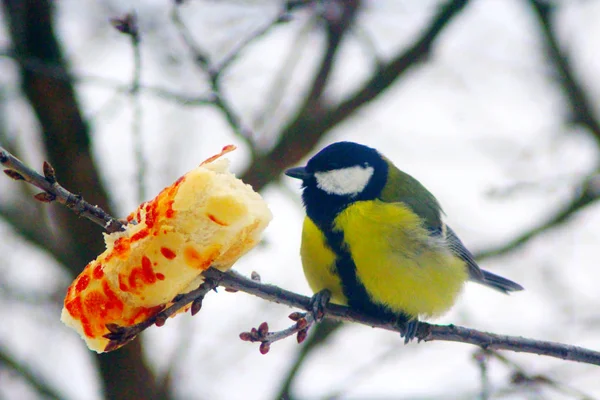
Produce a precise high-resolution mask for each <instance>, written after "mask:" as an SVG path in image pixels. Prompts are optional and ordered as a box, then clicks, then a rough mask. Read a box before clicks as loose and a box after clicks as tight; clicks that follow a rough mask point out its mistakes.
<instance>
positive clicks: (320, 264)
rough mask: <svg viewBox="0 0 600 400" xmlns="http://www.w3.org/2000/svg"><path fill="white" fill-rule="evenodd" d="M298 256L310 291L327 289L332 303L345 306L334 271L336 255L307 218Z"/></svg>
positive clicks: (340, 286)
mask: <svg viewBox="0 0 600 400" xmlns="http://www.w3.org/2000/svg"><path fill="white" fill-rule="evenodd" d="M300 255H301V257H302V267H303V269H304V275H305V276H306V281H307V282H308V285H309V286H310V288H311V289H312V291H313V292H314V293H317V292H320V291H321V290H323V289H329V291H331V301H332V302H334V303H337V304H341V305H346V304H347V299H346V297H345V296H344V294H343V293H342V284H341V281H340V278H339V276H338V275H337V274H336V270H335V259H336V255H335V253H334V252H333V251H331V249H330V248H329V247H328V246H327V244H326V241H325V236H324V235H323V233H322V232H321V231H320V230H319V228H317V226H316V225H315V224H314V222H312V221H311V219H310V218H308V217H306V218H304V226H303V228H302V245H301V247H300Z"/></svg>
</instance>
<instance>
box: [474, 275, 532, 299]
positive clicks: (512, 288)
mask: <svg viewBox="0 0 600 400" xmlns="http://www.w3.org/2000/svg"><path fill="white" fill-rule="evenodd" d="M481 272H483V280H482V281H480V280H478V281H477V282H478V283H481V284H482V285H485V286H488V287H490V288H492V289H496V290H498V291H500V292H502V293H506V294H509V293H510V292H518V291H519V290H523V286H521V285H519V284H518V283H516V282H513V281H511V280H509V279H506V278H503V277H501V276H499V275H496V274H492V273H491V272H489V271H485V270H481Z"/></svg>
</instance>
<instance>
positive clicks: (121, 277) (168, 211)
mask: <svg viewBox="0 0 600 400" xmlns="http://www.w3.org/2000/svg"><path fill="white" fill-rule="evenodd" d="M233 149H235V147H234V146H226V147H224V148H223V151H222V152H221V153H220V154H218V155H216V156H214V157H211V158H209V159H208V160H206V161H204V162H203V163H202V164H201V165H200V166H198V167H197V168H195V169H193V170H191V171H190V172H188V173H187V174H185V175H184V176H182V177H181V178H179V179H178V180H177V181H176V182H175V183H174V184H173V185H171V186H169V187H167V188H165V189H164V190H163V191H162V192H161V193H160V194H159V195H158V196H157V197H156V198H155V199H153V200H151V201H148V202H145V203H143V204H141V205H140V206H139V207H138V209H137V210H136V211H135V212H133V213H132V214H131V215H129V217H127V221H128V224H127V226H126V230H125V231H123V232H116V233H111V234H105V235H104V239H105V242H106V250H105V251H104V253H102V254H100V255H99V256H98V258H96V260H94V261H92V262H91V263H89V264H88V265H87V266H86V267H85V269H84V270H83V272H82V273H81V274H80V275H79V276H78V277H77V279H75V281H73V283H72V284H71V286H69V289H68V291H67V295H66V297H65V301H64V308H63V310H62V315H61V320H62V321H63V322H64V323H65V324H66V325H67V326H70V327H71V328H73V329H75V330H76V331H77V332H78V333H79V334H80V335H81V336H82V337H83V339H84V340H85V341H86V343H87V345H88V347H89V348H90V349H92V350H95V351H97V352H103V351H105V349H106V346H107V344H108V343H109V340H108V339H106V338H104V337H103V336H104V335H105V334H107V333H109V330H108V329H107V328H106V324H117V325H119V326H130V325H133V324H136V323H139V322H141V321H143V320H145V319H146V318H148V317H150V316H152V315H154V314H156V313H157V312H159V311H161V310H162V309H163V308H164V307H165V306H166V305H167V304H168V303H169V302H170V301H171V300H172V299H173V298H174V297H175V296H176V295H177V294H180V293H187V292H189V291H190V290H193V289H195V288H197V287H198V285H199V284H200V283H202V281H203V280H202V277H201V275H200V273H201V272H202V271H204V270H206V269H207V268H208V267H210V266H213V267H215V268H218V269H220V270H227V269H229V268H230V267H231V266H232V264H233V263H235V262H236V261H237V259H238V258H239V257H241V256H242V255H243V254H245V253H246V252H247V251H249V250H250V249H252V248H253V247H254V246H255V245H256V244H257V243H258V241H259V239H260V234H261V232H262V231H263V230H264V229H265V228H266V226H267V224H268V223H269V222H270V220H271V218H272V215H271V212H270V211H269V208H268V207H267V204H266V203H265V201H264V200H263V199H262V197H261V196H260V195H259V194H258V193H256V192H255V191H254V190H252V187H251V186H250V185H246V184H244V183H243V182H242V181H241V180H239V179H237V178H236V177H235V176H234V175H233V174H231V173H230V172H229V171H228V166H229V160H227V159H224V158H220V157H221V156H222V155H223V154H225V153H228V152H230V151H232V150H233ZM111 350H112V348H111Z"/></svg>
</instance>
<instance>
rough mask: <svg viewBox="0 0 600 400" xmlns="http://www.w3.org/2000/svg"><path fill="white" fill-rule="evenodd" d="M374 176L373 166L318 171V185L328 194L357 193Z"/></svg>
mask: <svg viewBox="0 0 600 400" xmlns="http://www.w3.org/2000/svg"><path fill="white" fill-rule="evenodd" d="M372 176H373V167H370V166H366V167H362V166H359V165H357V166H354V167H348V168H340V169H336V170H333V171H327V172H316V173H315V178H316V180H317V187H318V188H319V189H321V190H323V191H324V192H327V193H328V194H337V195H339V196H348V195H357V194H359V193H360V192H362V191H363V190H364V188H365V187H366V186H367V185H368V184H369V180H371V177H372Z"/></svg>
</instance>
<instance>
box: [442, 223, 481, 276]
mask: <svg viewBox="0 0 600 400" xmlns="http://www.w3.org/2000/svg"><path fill="white" fill-rule="evenodd" d="M445 228H446V229H445V231H446V232H445V234H446V243H447V244H448V248H449V249H450V251H452V253H454V254H456V255H457V256H458V257H460V258H461V259H462V260H463V261H464V262H466V263H467V266H468V268H469V277H470V278H471V280H473V281H476V282H484V281H485V277H484V275H483V272H482V271H481V268H479V265H477V263H476V262H475V259H474V258H473V254H471V252H470V251H469V250H468V249H467V248H466V247H465V245H464V244H463V242H461V240H460V239H459V238H458V236H456V233H454V231H453V230H452V228H450V227H449V226H448V225H445ZM442 231H443V230H442ZM440 233H443V232H440Z"/></svg>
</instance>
